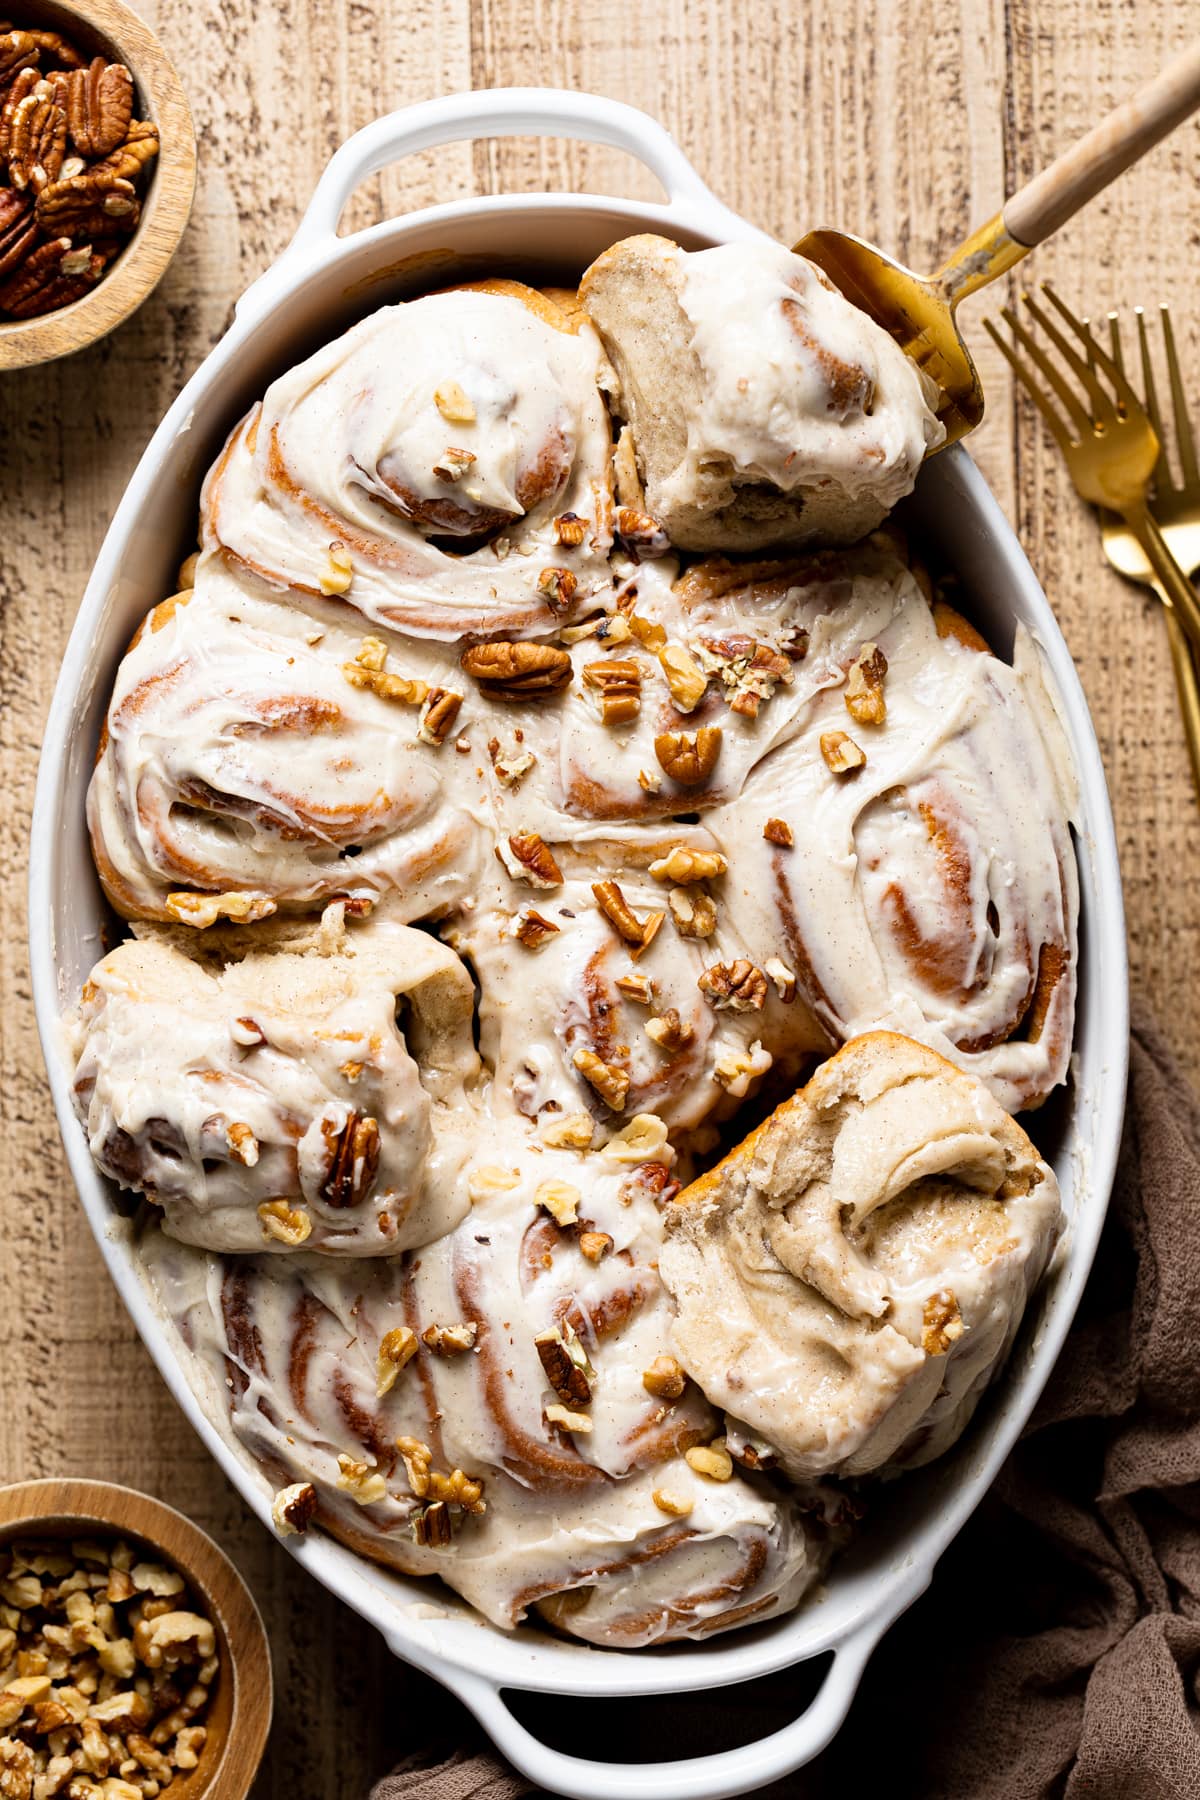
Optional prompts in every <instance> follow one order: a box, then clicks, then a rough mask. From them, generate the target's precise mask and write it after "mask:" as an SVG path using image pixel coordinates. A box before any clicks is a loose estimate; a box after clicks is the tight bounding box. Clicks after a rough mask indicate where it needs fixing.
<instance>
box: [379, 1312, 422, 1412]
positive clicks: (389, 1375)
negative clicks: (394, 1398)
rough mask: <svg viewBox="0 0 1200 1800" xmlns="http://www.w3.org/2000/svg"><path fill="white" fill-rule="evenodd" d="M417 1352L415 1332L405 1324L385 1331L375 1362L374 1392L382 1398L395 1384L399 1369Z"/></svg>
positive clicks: (406, 1364)
mask: <svg viewBox="0 0 1200 1800" xmlns="http://www.w3.org/2000/svg"><path fill="white" fill-rule="evenodd" d="M416 1354H417V1334H416V1332H415V1331H413V1330H411V1329H410V1328H409V1326H407V1325H395V1326H393V1327H392V1329H391V1331H385V1332H384V1334H383V1336H382V1338H381V1339H380V1341H379V1355H378V1357H377V1359H376V1363H375V1394H376V1398H377V1399H380V1400H382V1399H383V1397H384V1395H385V1394H390V1393H391V1391H392V1389H393V1388H394V1387H395V1385H396V1377H397V1376H398V1375H399V1373H400V1371H401V1369H404V1368H407V1366H408V1364H409V1363H410V1362H411V1361H412V1359H413V1357H414V1356H415V1355H416Z"/></svg>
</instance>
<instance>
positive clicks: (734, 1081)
mask: <svg viewBox="0 0 1200 1800" xmlns="http://www.w3.org/2000/svg"><path fill="white" fill-rule="evenodd" d="M773 1061H774V1058H773V1057H772V1055H771V1053H770V1051H769V1050H764V1049H763V1047H762V1045H761V1044H760V1043H759V1042H758V1041H757V1040H755V1042H754V1043H753V1044H751V1046H750V1048H749V1050H726V1051H725V1052H723V1054H722V1055H720V1056H718V1058H717V1060H716V1063H715V1064H714V1066H713V1072H712V1078H713V1080H714V1081H715V1082H717V1083H718V1085H719V1086H720V1087H723V1088H724V1089H725V1091H726V1093H728V1094H729V1096H730V1097H731V1099H734V1100H743V1099H745V1097H746V1095H747V1093H748V1092H749V1091H750V1083H751V1082H752V1081H755V1080H757V1078H758V1077H759V1076H760V1075H765V1074H766V1072H767V1070H768V1069H769V1068H770V1067H771V1064H772V1062H773Z"/></svg>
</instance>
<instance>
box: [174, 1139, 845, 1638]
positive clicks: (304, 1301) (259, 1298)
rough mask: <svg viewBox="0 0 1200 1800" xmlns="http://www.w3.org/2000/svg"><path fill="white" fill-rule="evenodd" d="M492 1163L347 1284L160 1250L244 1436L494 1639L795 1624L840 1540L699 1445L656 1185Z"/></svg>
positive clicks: (349, 1530)
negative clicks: (445, 1219) (446, 1232)
mask: <svg viewBox="0 0 1200 1800" xmlns="http://www.w3.org/2000/svg"><path fill="white" fill-rule="evenodd" d="M490 1150H491V1152H492V1154H494V1155H495V1156H496V1158H497V1161H496V1162H495V1163H494V1164H486V1165H485V1164H482V1163H480V1164H478V1165H477V1166H476V1168H475V1169H474V1171H473V1175H472V1177H471V1180H472V1191H473V1193H474V1195H475V1205H474V1208H473V1211H472V1213H471V1216H470V1218H469V1219H467V1220H466V1221H464V1222H463V1224H461V1225H460V1226H459V1227H458V1229H457V1230H456V1231H455V1232H454V1233H453V1234H451V1235H450V1236H448V1237H445V1238H442V1239H441V1240H440V1241H439V1242H438V1243H437V1244H436V1245H434V1246H432V1247H431V1248H428V1249H426V1250H424V1251H423V1252H422V1253H421V1255H420V1256H419V1257H417V1258H410V1259H408V1260H407V1261H406V1262H405V1263H404V1264H403V1265H387V1266H386V1267H385V1266H382V1265H381V1266H379V1267H378V1268H377V1269H375V1270H368V1269H364V1270H363V1271H362V1274H361V1278H360V1279H358V1280H356V1281H355V1282H354V1284H353V1286H352V1287H351V1286H348V1285H347V1284H346V1283H345V1282H344V1281H339V1280H336V1279H331V1277H330V1275H329V1273H328V1271H327V1269H326V1268H325V1267H324V1266H322V1265H320V1264H318V1263H315V1262H314V1261H313V1260H312V1259H308V1258H297V1259H291V1260H289V1261H288V1262H287V1263H286V1265H285V1264H282V1263H281V1262H280V1261H279V1260H278V1259H273V1260H254V1259H246V1258H238V1259H235V1260H221V1261H215V1260H214V1261H210V1262H209V1263H208V1264H207V1265H202V1264H199V1263H198V1262H197V1261H196V1260H195V1259H194V1258H193V1257H190V1256H188V1255H186V1254H181V1252H180V1251H179V1250H178V1248H177V1247H174V1246H172V1245H170V1244H169V1242H168V1241H167V1240H166V1239H164V1238H163V1237H162V1236H161V1234H158V1233H155V1232H152V1233H151V1234H150V1235H149V1237H148V1239H147V1241H146V1245H145V1255H146V1259H147V1262H148V1264H149V1266H150V1268H151V1270H152V1272H153V1274H154V1276H155V1279H156V1282H157V1284H158V1287H159V1290H160V1292H161V1293H162V1294H163V1295H164V1296H165V1298H166V1302H167V1304H168V1306H169V1308H170V1310H171V1312H172V1314H173V1316H174V1317H175V1319H176V1321H177V1322H178V1325H179V1328H180V1330H181V1332H182V1334H183V1337H184V1339H185V1341H186V1342H187V1343H188V1344H189V1346H190V1347H191V1349H192V1350H193V1352H195V1353H196V1354H197V1355H199V1356H200V1357H201V1358H202V1359H203V1361H204V1362H205V1364H206V1366H207V1368H208V1370H209V1372H210V1374H211V1377H212V1383H213V1392H214V1394H215V1393H223V1394H224V1395H225V1396H226V1399H227V1402H228V1406H229V1411H230V1419H231V1424H232V1428H233V1430H234V1432H235V1433H236V1434H237V1436H238V1438H239V1439H240V1440H241V1441H242V1443H243V1444H244V1445H245V1447H246V1448H247V1449H248V1450H249V1452H250V1453H251V1454H252V1455H253V1456H254V1457H255V1459H256V1460H257V1461H258V1462H259V1463H260V1464H261V1465H262V1466H263V1468H264V1469H265V1470H266V1471H267V1472H268V1473H269V1475H270V1476H271V1479H272V1480H273V1481H275V1482H276V1483H278V1484H281V1485H291V1484H293V1483H297V1482H307V1483H311V1484H312V1486H313V1488H314V1490H315V1492H316V1495H317V1511H316V1517H317V1518H318V1520H319V1521H320V1522H321V1523H322V1524H324V1525H326V1526H327V1528H328V1529H329V1530H331V1531H332V1532H333V1533H334V1534H335V1535H337V1536H339V1537H341V1538H343V1539H344V1540H345V1541H346V1542H348V1543H350V1544H351V1545H353V1546H355V1547H356V1548H359V1549H361V1550H363V1551H364V1552H365V1553H367V1554H369V1555H371V1556H373V1557H375V1558H376V1559H377V1560H381V1561H383V1562H386V1563H388V1564H390V1565H392V1566H394V1567H397V1568H401V1569H404V1570H407V1571H409V1572H413V1573H421V1574H438V1575H440V1576H441V1577H442V1578H443V1579H444V1580H445V1581H446V1582H447V1583H448V1584H449V1585H450V1586H451V1587H452V1588H454V1589H455V1590H456V1591H457V1592H459V1593H460V1594H462V1595H463V1596H464V1597H465V1598H466V1599H467V1600H469V1601H470V1603H471V1604H472V1605H473V1606H475V1607H477V1608H478V1610H479V1611H480V1612H482V1613H483V1614H484V1615H485V1616H486V1617H487V1618H489V1619H491V1620H493V1621H494V1622H495V1623H497V1624H499V1625H502V1626H505V1627H509V1626H512V1625H515V1624H517V1623H519V1622H520V1620H521V1619H522V1618H523V1617H525V1616H526V1614H527V1613H528V1612H529V1611H531V1610H533V1609H537V1610H539V1611H541V1612H542V1613H543V1614H544V1615H545V1616H546V1617H548V1618H549V1619H550V1620H551V1621H552V1622H553V1623H555V1624H556V1625H557V1626H559V1627H560V1628H561V1629H562V1630H564V1631H566V1632H568V1633H570V1634H572V1635H574V1636H579V1637H584V1638H590V1639H592V1640H594V1641H597V1642H604V1643H609V1644H619V1645H625V1646H629V1647H633V1646H637V1645H643V1644H649V1643H655V1642H665V1641H668V1640H670V1639H672V1638H677V1637H684V1636H698V1635H705V1634H707V1633H710V1632H714V1631H719V1630H721V1629H724V1628H725V1627H727V1626H729V1625H732V1624H737V1623H741V1622H742V1621H743V1620H744V1619H747V1618H757V1617H767V1616H771V1615H772V1614H773V1613H777V1612H780V1611H782V1610H784V1609H785V1608H787V1607H789V1606H791V1605H793V1604H795V1602H796V1600H797V1599H798V1597H799V1595H800V1594H801V1593H802V1592H803V1590H804V1589H805V1588H806V1587H808V1586H809V1585H810V1584H811V1583H812V1581H813V1580H814V1579H815V1578H816V1576H817V1574H818V1573H819V1571H820V1568H821V1567H822V1566H823V1562H824V1560H825V1558H826V1556H827V1554H828V1549H829V1548H830V1547H831V1546H832V1544H833V1542H834V1541H835V1539H836V1532H835V1531H834V1530H831V1529H830V1528H829V1527H828V1526H827V1525H826V1524H824V1523H822V1522H821V1521H820V1520H814V1522H813V1523H812V1524H807V1523H806V1521H805V1516H804V1514H803V1513H802V1512H801V1509H800V1507H799V1505H798V1504H797V1503H796V1502H794V1501H791V1500H789V1499H787V1498H785V1497H783V1496H782V1495H779V1494H777V1493H775V1492H774V1491H772V1490H771V1489H770V1488H769V1487H767V1486H764V1485H761V1484H759V1483H758V1482H757V1481H755V1480H754V1479H753V1478H750V1477H745V1476H743V1475H741V1474H740V1473H738V1474H735V1473H734V1472H733V1470H732V1467H731V1465H730V1462H729V1458H728V1456H727V1455H725V1453H724V1452H723V1451H722V1450H721V1449H720V1448H719V1447H718V1448H716V1449H714V1448H712V1447H711V1440H712V1439H713V1438H714V1437H715V1435H716V1431H717V1425H716V1421H715V1419H714V1416H713V1414H712V1412H711V1410H710V1408H709V1407H708V1404H707V1402H706V1401H705V1399H704V1396H703V1394H702V1393H701V1392H700V1391H699V1390H698V1389H697V1388H696V1387H695V1386H694V1385H692V1384H689V1383H686V1382H685V1381H684V1379H683V1377H682V1375H681V1374H680V1373H679V1371H678V1368H677V1365H676V1364H675V1363H674V1362H673V1361H672V1360H671V1359H670V1357H669V1355H668V1354H667V1344H668V1334H669V1327H670V1308H669V1303H668V1301H667V1299H666V1296H665V1294H664V1292H663V1289H662V1286H661V1283H660V1282H659V1279H658V1275H657V1271H656V1267H655V1263H656V1257H657V1252H658V1249H659V1246H660V1242H661V1235H662V1232H661V1222H660V1217H659V1205H660V1204H661V1200H662V1198H663V1196H664V1192H665V1190H664V1189H663V1188H662V1187H661V1186H660V1185H657V1184H654V1183H647V1182H645V1181H644V1180H643V1179H641V1174H642V1169H643V1165H638V1164H636V1163H633V1162H629V1163H622V1162H620V1161H619V1160H615V1159H607V1160H606V1159H605V1158H604V1156H603V1155H602V1154H601V1153H592V1154H590V1155H588V1154H586V1153H585V1152H583V1151H582V1150H576V1151H574V1152H572V1151H567V1150H556V1149H554V1148H551V1147H549V1146H546V1145H542V1146H540V1147H539V1149H538V1150H537V1152H536V1153H533V1151H532V1146H531V1144H530V1141H529V1138H528V1133H527V1129H525V1128H522V1133H521V1135H520V1136H518V1137H517V1138H515V1139H514V1138H511V1137H506V1136H505V1135H504V1132H503V1128H500V1129H499V1130H497V1132H496V1134H495V1136H494V1138H493V1140H492V1143H491V1145H490ZM585 1161H586V1163H587V1165H588V1174H587V1180H586V1185H585V1186H583V1185H580V1180H581V1176H582V1174H583V1168H584V1164H585ZM648 1166H650V1167H654V1168H660V1167H662V1166H663V1165H661V1164H652V1165H648ZM701 1448H703V1452H704V1453H703V1454H700V1451H701ZM689 1452H691V1453H692V1456H693V1459H697V1458H698V1464H697V1466H693V1462H692V1461H689V1460H688V1453H689ZM712 1458H715V1459H716V1462H715V1464H713V1465H711V1466H715V1467H716V1468H717V1470H718V1476H719V1477H720V1478H717V1479H714V1478H713V1477H712V1476H711V1475H709V1474H705V1473H704V1472H703V1469H704V1467H705V1465H706V1461H707V1460H708V1459H712ZM818 1502H820V1503H821V1504H822V1505H823V1506H824V1508H825V1511H826V1512H827V1514H828V1515H829V1516H830V1517H835V1516H836V1513H837V1505H836V1499H835V1497H834V1496H831V1495H821V1494H820V1493H819V1492H817V1493H816V1494H814V1496H812V1497H810V1499H809V1502H808V1503H809V1504H810V1505H813V1504H817V1503H818Z"/></svg>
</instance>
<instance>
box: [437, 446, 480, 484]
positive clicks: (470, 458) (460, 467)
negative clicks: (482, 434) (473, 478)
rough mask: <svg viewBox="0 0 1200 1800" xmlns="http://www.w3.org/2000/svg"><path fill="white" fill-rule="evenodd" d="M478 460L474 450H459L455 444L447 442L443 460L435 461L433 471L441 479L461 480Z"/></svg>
mask: <svg viewBox="0 0 1200 1800" xmlns="http://www.w3.org/2000/svg"><path fill="white" fill-rule="evenodd" d="M478 460H479V459H478V457H477V456H476V455H475V452H474V451H473V450H459V449H456V447H455V446H454V445H453V444H447V445H446V448H445V449H444V450H443V451H442V460H441V462H436V463H434V465H433V472H434V474H435V475H436V476H437V478H438V480H439V481H461V480H462V478H463V476H464V475H465V474H466V472H467V470H468V469H469V468H470V467H471V466H472V464H473V463H476V462H478Z"/></svg>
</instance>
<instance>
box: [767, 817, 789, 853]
mask: <svg viewBox="0 0 1200 1800" xmlns="http://www.w3.org/2000/svg"><path fill="white" fill-rule="evenodd" d="M762 834H763V836H764V837H765V838H766V840H767V842H768V844H778V846H779V848H780V849H781V850H790V849H791V847H792V845H793V844H794V843H795V841H796V839H795V835H794V833H793V831H792V828H791V826H790V825H789V824H788V822H787V820H786V819H768V820H767V822H766V824H765V825H764V826H763V833H762Z"/></svg>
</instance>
